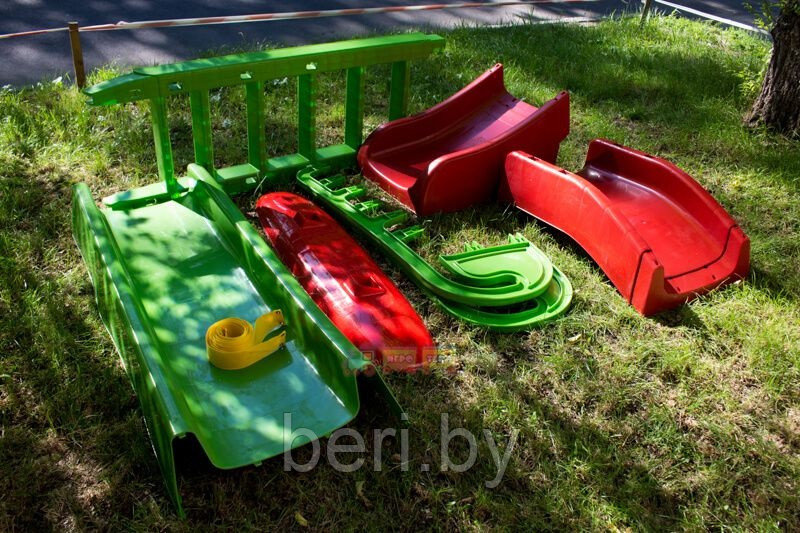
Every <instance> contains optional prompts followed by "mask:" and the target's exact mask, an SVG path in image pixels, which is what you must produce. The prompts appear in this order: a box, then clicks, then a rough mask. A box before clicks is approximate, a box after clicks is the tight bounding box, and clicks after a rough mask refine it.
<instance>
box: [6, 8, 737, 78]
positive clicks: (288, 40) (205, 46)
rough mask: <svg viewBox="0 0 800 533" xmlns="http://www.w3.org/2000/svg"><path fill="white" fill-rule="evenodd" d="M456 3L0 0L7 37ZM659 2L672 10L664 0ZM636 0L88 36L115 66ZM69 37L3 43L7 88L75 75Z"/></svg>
mask: <svg viewBox="0 0 800 533" xmlns="http://www.w3.org/2000/svg"><path fill="white" fill-rule="evenodd" d="M446 1H448V0H410V1H402V0H388V1H387V0H366V1H330V0H329V1H315V0H284V1H276V2H264V1H260V0H228V1H227V2H219V1H215V0H184V1H182V2H164V1H157V0H81V1H76V0H71V1H65V0H3V1H2V2H0V34H3V33H12V32H18V31H25V30H32V29H40V28H51V27H59V26H66V23H67V22H69V21H77V22H78V23H79V24H81V25H90V24H103V23H110V22H118V21H120V20H125V21H129V22H132V21H138V20H153V19H173V18H186V17H206V16H218V15H245V14H250V13H265V12H282V11H304V10H319V9H339V8H351V7H372V6H377V5H413V4H421V3H436V2H446ZM673 2H675V3H679V4H681V5H685V6H688V7H692V8H694V9H698V10H700V11H705V12H710V13H713V14H716V15H718V16H721V17H725V18H730V19H732V20H736V21H739V22H744V23H747V24H751V23H752V16H751V15H750V13H749V12H748V11H747V10H746V9H745V8H744V7H743V2H742V1H741V0H673ZM656 7H657V8H658V9H661V10H667V11H669V9H666V8H663V7H659V6H656ZM638 9H639V3H638V2H637V1H635V0H627V1H626V0H600V1H598V2H592V3H585V4H584V3H581V4H561V5H558V4H550V5H546V4H545V5H537V6H532V7H531V6H521V7H503V8H492V9H461V10H451V11H428V12H415V13H391V14H380V15H366V16H354V17H340V18H326V19H309V20H295V21H282V22H257V23H248V24H223V25H216V26H196V27H181V28H165V29H141V30H125V31H107V32H92V33H85V34H81V43H82V46H83V52H84V58H85V63H86V66H87V69H91V68H93V67H96V66H99V65H103V64H106V63H117V64H121V65H149V64H155V63H165V62H172V61H179V60H183V59H189V58H192V57H196V56H197V55H199V54H201V53H203V52H204V51H208V50H217V49H223V48H225V47H228V48H235V47H242V46H250V45H252V44H253V43H255V42H269V43H279V44H284V45H294V44H306V43H313V42H323V41H330V40H335V39H341V38H348V37H355V36H359V35H364V34H368V33H372V32H376V31H385V30H388V29H391V28H411V27H431V28H442V27H452V26H456V25H459V24H473V25H485V24H500V23H504V22H510V21H514V20H515V19H518V18H519V17H520V16H533V17H534V18H535V19H540V20H548V19H549V20H552V19H562V18H573V17H581V18H584V17H588V18H597V17H602V16H605V15H609V14H612V13H615V12H616V13H619V12H623V11H631V10H638ZM71 70H72V63H71V60H70V52H69V39H68V36H67V34H66V33H55V34H49V35H39V36H32V37H19V38H15V39H6V40H0V85H5V84H11V85H24V84H29V83H35V82H37V81H41V80H52V79H54V78H55V77H57V76H60V75H62V74H65V73H71Z"/></svg>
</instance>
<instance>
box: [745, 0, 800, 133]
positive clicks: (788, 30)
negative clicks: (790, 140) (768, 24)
mask: <svg viewBox="0 0 800 533" xmlns="http://www.w3.org/2000/svg"><path fill="white" fill-rule="evenodd" d="M799 4H800V2H798V0H794V1H790V2H787V3H786V4H784V7H783V9H782V10H781V13H780V15H778V18H777V20H776V21H775V27H773V28H772V31H771V32H770V33H771V34H772V41H773V46H772V57H771V58H770V61H769V68H768V70H767V75H766V76H765V78H764V84H763V85H762V86H761V94H759V95H758V98H757V99H756V101H755V103H754V104H753V108H752V109H751V110H750V113H748V115H747V117H745V122H747V123H748V124H749V125H751V126H757V125H761V124H763V125H765V126H766V127H767V128H769V129H772V130H775V131H778V132H781V133H786V134H789V135H797V134H800V5H799Z"/></svg>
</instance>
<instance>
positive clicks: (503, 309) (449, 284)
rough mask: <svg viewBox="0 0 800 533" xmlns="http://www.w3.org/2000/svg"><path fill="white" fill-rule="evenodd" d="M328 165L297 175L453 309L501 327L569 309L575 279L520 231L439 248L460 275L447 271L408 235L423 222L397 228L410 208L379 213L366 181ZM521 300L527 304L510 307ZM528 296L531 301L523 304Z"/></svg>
mask: <svg viewBox="0 0 800 533" xmlns="http://www.w3.org/2000/svg"><path fill="white" fill-rule="evenodd" d="M324 174H325V170H324V169H314V168H312V167H309V168H307V169H304V170H301V171H300V172H299V173H298V175H297V179H298V181H299V182H300V184H301V185H303V186H304V187H305V188H306V189H307V190H308V191H310V192H311V193H312V194H313V195H314V197H315V198H316V199H318V200H319V201H320V202H322V203H323V204H324V205H326V206H328V208H330V209H332V210H333V211H334V212H335V213H337V214H338V215H339V216H340V217H341V218H343V219H345V220H347V221H348V222H349V223H350V224H352V225H353V226H354V227H355V228H356V229H357V230H358V231H360V232H361V233H362V234H364V235H365V236H367V237H368V238H370V239H371V240H372V241H373V242H374V243H375V244H377V245H378V246H379V247H380V248H381V249H382V250H383V251H384V253H386V254H387V255H388V256H389V257H390V258H391V259H392V260H393V261H394V262H395V263H396V264H397V265H398V266H399V267H400V268H402V269H403V270H404V271H405V272H406V274H408V275H409V277H411V279H412V280H413V281H414V282H415V283H416V284H417V285H418V286H419V287H420V288H421V289H422V290H423V291H425V292H426V293H427V294H428V295H429V296H430V297H431V298H432V299H433V300H435V301H436V302H438V303H439V304H440V305H441V306H442V308H443V309H445V310H446V311H447V312H448V313H450V314H451V315H453V316H455V317H457V318H460V319H462V320H464V321H466V322H469V323H472V324H477V325H480V326H483V327H487V328H489V329H493V330H498V331H516V330H523V329H529V328H531V327H534V326H536V325H539V324H542V323H545V322H548V321H551V320H553V319H555V318H556V317H558V316H560V315H561V314H563V313H564V312H565V311H566V310H567V308H568V307H569V304H570V302H571V300H572V286H571V284H570V283H569V280H567V278H566V276H564V275H563V274H562V273H561V272H560V271H559V270H558V269H556V268H555V267H553V265H552V263H551V262H550V260H549V259H548V258H547V256H545V255H544V254H543V253H542V252H541V251H540V250H539V249H538V248H536V246H534V245H533V244H532V243H530V242H529V241H527V240H526V239H525V238H524V237H522V236H521V235H515V236H509V241H510V242H509V243H508V244H505V245H500V246H494V247H488V248H482V247H480V246H479V245H477V244H476V243H473V244H472V245H469V246H468V249H467V251H465V252H463V253H460V254H453V255H447V256H440V260H441V261H442V263H443V265H444V266H445V268H447V270H448V271H449V272H451V273H452V274H453V275H454V277H455V278H456V280H453V279H450V278H448V277H446V276H444V275H443V274H442V273H440V272H439V271H437V270H436V269H434V268H433V267H432V266H431V265H430V264H428V263H427V262H426V261H425V260H424V259H423V258H422V257H420V256H419V254H417V253H416V252H415V251H414V250H412V249H411V248H410V247H409V246H408V243H409V242H411V241H412V240H413V239H415V238H417V237H418V236H419V235H420V234H421V233H422V231H423V230H422V228H420V227H419V226H411V227H406V228H397V226H398V225H401V224H403V223H405V222H406V221H407V220H408V214H407V213H406V212H405V211H401V210H397V211H392V212H389V213H383V214H375V213H376V212H377V211H378V210H379V209H380V207H381V206H382V204H381V203H380V202H378V201H376V200H372V199H366V200H363V201H361V202H359V203H355V204H354V203H351V200H354V199H360V198H362V197H363V196H364V195H365V194H366V189H365V188H364V187H362V186H360V185H352V186H348V187H342V185H344V183H345V178H344V177H343V176H333V177H329V178H323V177H322V176H323V175H324ZM517 304H519V307H520V309H517V308H515V309H513V310H511V309H508V306H511V305H517ZM522 304H524V305H522Z"/></svg>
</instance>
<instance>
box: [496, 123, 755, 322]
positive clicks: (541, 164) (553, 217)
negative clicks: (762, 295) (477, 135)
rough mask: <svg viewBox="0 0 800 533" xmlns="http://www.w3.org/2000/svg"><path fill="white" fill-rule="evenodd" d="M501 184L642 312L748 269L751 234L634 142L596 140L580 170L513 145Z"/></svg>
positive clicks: (701, 191)
mask: <svg viewBox="0 0 800 533" xmlns="http://www.w3.org/2000/svg"><path fill="white" fill-rule="evenodd" d="M503 187H505V188H506V191H507V193H508V195H509V196H510V197H511V198H512V201H513V203H514V204H516V206H517V207H519V208H520V209H521V210H523V211H525V212H526V213H528V214H530V215H532V216H534V217H536V218H538V219H540V220H542V221H544V222H546V223H547V224H550V225H551V226H554V227H556V228H557V229H559V230H561V231H563V232H564V233H566V234H568V235H569V236H570V237H572V238H573V239H574V240H575V241H577V242H578V244H580V245H581V246H582V247H583V248H584V249H585V250H586V252H587V253H589V255H590V256H591V257H592V258H593V259H594V260H595V261H596V262H597V264H598V265H599V266H600V268H602V269H603V271H604V272H605V273H606V275H607V276H608V277H609V279H610V280H611V281H612V283H614V285H615V286H616V287H617V289H618V290H619V291H620V293H622V295H623V296H624V297H625V298H626V299H627V300H628V302H629V303H630V304H631V305H633V306H634V307H635V308H636V309H637V310H638V311H639V312H640V313H642V314H643V315H652V314H655V313H658V312H660V311H663V310H666V309H670V308H673V307H676V306H678V305H680V304H682V303H684V302H686V301H688V300H690V299H692V298H694V297H695V296H697V295H699V294H701V293H704V292H707V291H709V290H711V289H713V288H715V287H718V286H720V285H722V284H725V283H729V282H731V281H733V280H735V279H738V278H743V277H745V276H746V275H747V272H748V271H749V269H750V241H749V239H748V238H747V236H746V235H745V234H744V232H743V231H742V230H741V228H739V226H738V225H737V224H736V222H735V221H734V220H733V219H732V218H731V217H730V215H728V213H727V212H726V211H725V210H724V209H723V208H722V206H720V205H719V203H717V201H716V200H714V198H713V197H712V196H711V195H710V194H709V193H708V192H707V191H706V190H705V189H703V188H702V187H701V186H700V185H699V184H698V183H697V182H696V181H695V180H694V179H692V178H691V176H689V175H688V174H686V173H685V172H683V171H682V170H681V169H679V168H678V167H676V166H675V165H673V164H672V163H670V162H668V161H665V160H664V159H660V158H657V157H653V156H650V155H648V154H645V153H644V152H640V151H638V150H633V149H631V148H626V147H624V146H620V145H618V144H616V143H613V142H610V141H606V140H602V139H597V140H594V141H592V143H591V144H590V145H589V151H588V154H587V156H586V164H585V165H584V167H583V169H582V170H581V171H580V172H578V173H577V174H573V173H572V172H568V171H566V170H564V169H562V168H559V167H557V166H555V165H552V164H550V163H548V162H546V161H543V160H541V159H539V158H537V157H535V156H531V155H529V154H526V153H524V152H519V151H517V152H512V153H511V154H509V155H508V157H507V159H506V179H505V183H504V184H503Z"/></svg>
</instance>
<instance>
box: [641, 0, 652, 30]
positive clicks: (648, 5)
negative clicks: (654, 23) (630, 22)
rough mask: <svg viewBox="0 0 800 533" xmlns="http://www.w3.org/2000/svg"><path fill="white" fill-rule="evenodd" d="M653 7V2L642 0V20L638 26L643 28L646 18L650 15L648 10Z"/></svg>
mask: <svg viewBox="0 0 800 533" xmlns="http://www.w3.org/2000/svg"><path fill="white" fill-rule="evenodd" d="M652 7H653V0H644V7H643V8H642V20H640V21H639V26H644V23H645V21H646V20H647V16H648V15H649V14H650V8H652Z"/></svg>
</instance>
